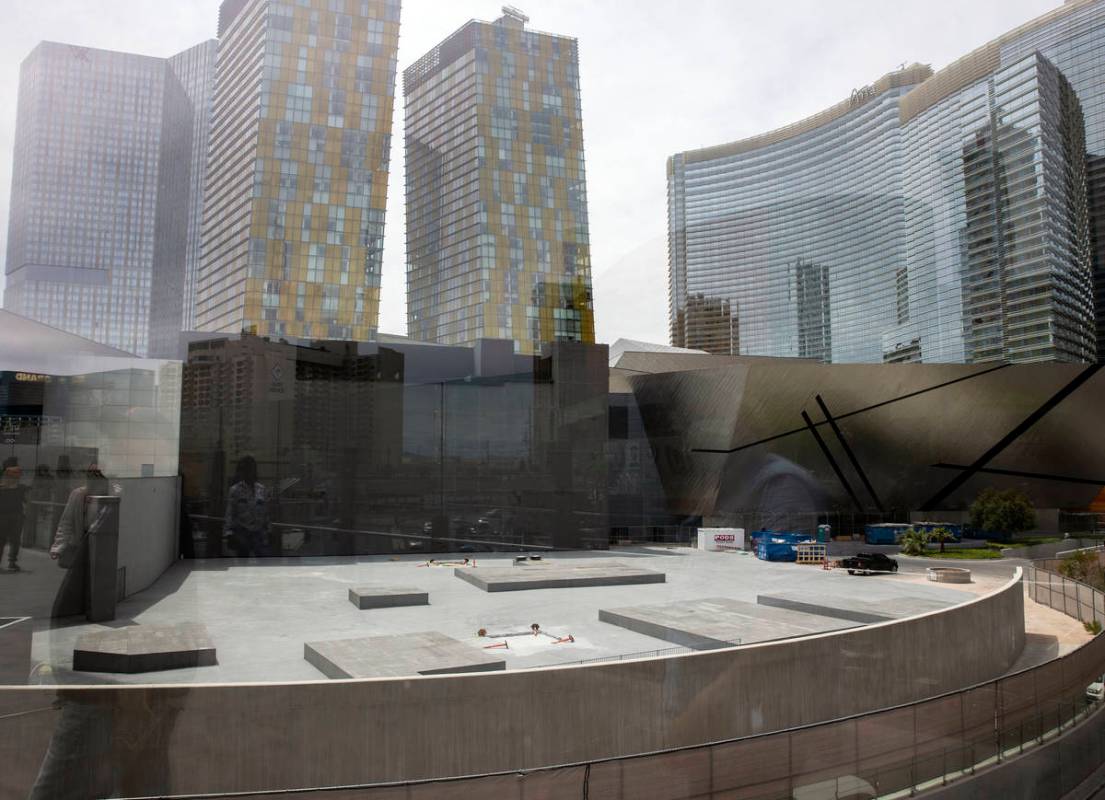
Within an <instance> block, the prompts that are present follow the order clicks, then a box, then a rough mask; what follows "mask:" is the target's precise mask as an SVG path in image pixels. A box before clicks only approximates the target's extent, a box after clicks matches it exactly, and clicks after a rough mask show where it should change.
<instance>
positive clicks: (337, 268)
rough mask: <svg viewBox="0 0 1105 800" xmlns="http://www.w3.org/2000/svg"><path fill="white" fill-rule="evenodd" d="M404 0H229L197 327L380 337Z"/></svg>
mask: <svg viewBox="0 0 1105 800" xmlns="http://www.w3.org/2000/svg"><path fill="white" fill-rule="evenodd" d="M399 5H400V4H399V0H294V1H293V0H281V1H279V2H278V1H277V0H225V2H224V3H223V4H222V7H221V8H220V12H219V50H218V57H217V73H216V74H217V77H216V85H215V95H214V104H213V110H212V123H211V143H210V148H209V158H208V167H207V183H206V192H205V204H204V226H203V255H202V259H201V265H200V269H199V274H198V278H197V289H196V309H195V318H196V327H197V328H198V329H199V330H205V331H220V332H227V333H236V332H241V331H243V330H246V331H251V332H254V333H256V334H259V335H272V336H284V335H287V336H294V337H300V338H327V339H349V340H367V339H371V338H372V337H373V336H374V335H375V333H376V327H377V319H378V312H379V302H380V266H381V257H382V251H383V236H384V212H385V201H386V197H387V183H388V161H389V150H390V142H391V123H392V112H393V105H394V98H395V71H396V50H397V47H398V41H399Z"/></svg>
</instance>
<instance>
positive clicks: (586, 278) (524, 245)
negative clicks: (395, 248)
mask: <svg viewBox="0 0 1105 800" xmlns="http://www.w3.org/2000/svg"><path fill="white" fill-rule="evenodd" d="M527 22H528V18H527V17H526V16H525V15H524V14H522V13H521V12H520V11H518V10H517V9H514V8H510V7H506V8H504V9H503V16H502V17H501V18H500V19H498V20H497V21H495V22H477V21H473V22H469V23H467V24H466V25H464V26H463V27H462V28H461V29H460V30H458V31H457V32H456V33H454V34H453V35H452V36H450V37H449V38H448V39H446V40H445V41H444V42H442V43H441V44H439V45H438V46H437V47H435V48H434V49H433V50H431V51H430V52H429V53H427V54H426V55H425V56H423V57H422V58H421V59H419V60H418V61H417V62H415V63H414V64H413V65H412V66H411V67H410V68H408V69H407V70H406V71H405V72H404V73H403V92H404V96H405V102H406V122H405V138H406V141H405V144H406V190H407V198H406V199H407V330H408V333H409V334H410V336H412V337H413V338H416V339H420V340H423V341H429V342H440V343H444V344H471V343H472V342H474V341H475V340H477V339H480V338H499V339H513V340H514V342H515V349H516V350H517V351H518V352H520V353H535V352H538V351H539V350H540V348H541V345H542V344H544V343H547V342H553V341H576V342H593V341H594V340H595V322H594V311H593V306H592V300H591V248H590V237H589V232H588V228H587V188H586V176H585V172H584V161H583V123H582V118H581V113H580V95H579V52H578V45H577V42H576V40H575V39H573V38H570V37H567V36H557V35H553V34H548V33H538V32H535V31H530V30H527V29H526V23H527Z"/></svg>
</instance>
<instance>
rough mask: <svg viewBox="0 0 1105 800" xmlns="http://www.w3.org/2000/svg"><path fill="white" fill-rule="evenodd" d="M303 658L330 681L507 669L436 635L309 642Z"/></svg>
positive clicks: (496, 658)
mask: <svg viewBox="0 0 1105 800" xmlns="http://www.w3.org/2000/svg"><path fill="white" fill-rule="evenodd" d="M303 657H304V658H305V659H306V660H307V661H308V662H310V664H311V665H313V666H314V667H315V668H316V669H318V671H319V672H321V673H322V674H323V675H325V676H326V677H328V678H385V677H386V678H393V677H402V676H404V675H444V674H447V673H451V672H490V671H493V670H502V669H506V662H505V661H504V660H503V659H502V658H500V657H499V656H493V655H489V654H488V653H486V652H484V651H483V650H481V649H479V648H477V647H473V646H472V645H467V644H464V643H463V642H460V641H457V640H456V639H454V638H452V637H451V636H446V635H445V634H444V633H438V632H437V631H421V632H417V633H408V634H400V635H396V636H369V637H367V638H362V639H337V640H335V641H330V642H308V643H307V644H305V645H304V646H303Z"/></svg>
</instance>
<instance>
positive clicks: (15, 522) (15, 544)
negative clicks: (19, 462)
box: [0, 465, 27, 572]
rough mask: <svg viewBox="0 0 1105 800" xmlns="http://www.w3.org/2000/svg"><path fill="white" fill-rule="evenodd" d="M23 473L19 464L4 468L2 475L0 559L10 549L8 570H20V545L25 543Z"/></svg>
mask: <svg viewBox="0 0 1105 800" xmlns="http://www.w3.org/2000/svg"><path fill="white" fill-rule="evenodd" d="M21 477H23V473H22V472H21V471H20V469H19V467H18V466H15V465H11V466H7V467H5V468H4V473H3V476H2V477H0V559H3V556H4V548H5V546H7V549H8V570H9V571H10V572H19V571H20V570H19V547H20V545H21V544H22V543H23V521H24V517H25V512H26V503H27V487H26V486H23V485H21V484H20V482H19V479H20V478H21Z"/></svg>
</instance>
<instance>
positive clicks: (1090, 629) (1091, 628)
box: [1082, 619, 1101, 636]
mask: <svg viewBox="0 0 1105 800" xmlns="http://www.w3.org/2000/svg"><path fill="white" fill-rule="evenodd" d="M1082 627H1084V628H1085V629H1086V633H1089V634H1092V635H1093V636H1097V634H1099V633H1101V623H1100V622H1098V621H1097V620H1096V619H1093V620H1090V621H1089V622H1083V623H1082Z"/></svg>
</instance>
